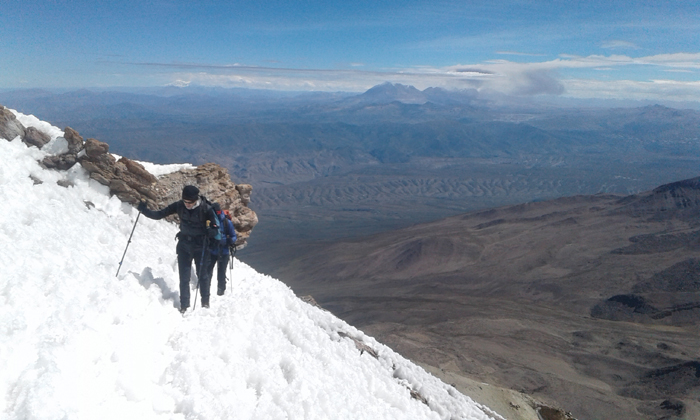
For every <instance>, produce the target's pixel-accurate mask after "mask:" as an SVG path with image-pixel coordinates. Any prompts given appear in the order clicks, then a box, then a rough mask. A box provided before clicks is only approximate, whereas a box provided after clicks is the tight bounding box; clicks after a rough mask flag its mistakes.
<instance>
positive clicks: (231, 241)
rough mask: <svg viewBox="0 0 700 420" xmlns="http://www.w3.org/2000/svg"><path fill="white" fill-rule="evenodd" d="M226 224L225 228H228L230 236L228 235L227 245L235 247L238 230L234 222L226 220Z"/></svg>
mask: <svg viewBox="0 0 700 420" xmlns="http://www.w3.org/2000/svg"><path fill="white" fill-rule="evenodd" d="M224 223H225V226H227V227H228V234H227V235H226V239H227V242H228V243H227V245H228V246H234V245H236V240H237V239H238V238H237V235H236V228H235V227H233V222H231V221H230V220H228V219H226V220H224Z"/></svg>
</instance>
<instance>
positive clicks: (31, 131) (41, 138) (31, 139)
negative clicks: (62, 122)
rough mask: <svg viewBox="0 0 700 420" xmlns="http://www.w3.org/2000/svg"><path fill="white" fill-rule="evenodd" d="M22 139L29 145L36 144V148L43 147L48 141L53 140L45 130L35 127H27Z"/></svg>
mask: <svg viewBox="0 0 700 420" xmlns="http://www.w3.org/2000/svg"><path fill="white" fill-rule="evenodd" d="M22 141H23V142H25V143H26V144H27V145H29V146H34V147H36V148H39V149H41V148H42V147H44V146H45V145H46V143H48V142H49V141H51V137H50V136H49V135H48V134H46V133H44V132H43V131H39V130H37V129H36V128H34V127H27V128H26V129H25V131H24V137H23V138H22Z"/></svg>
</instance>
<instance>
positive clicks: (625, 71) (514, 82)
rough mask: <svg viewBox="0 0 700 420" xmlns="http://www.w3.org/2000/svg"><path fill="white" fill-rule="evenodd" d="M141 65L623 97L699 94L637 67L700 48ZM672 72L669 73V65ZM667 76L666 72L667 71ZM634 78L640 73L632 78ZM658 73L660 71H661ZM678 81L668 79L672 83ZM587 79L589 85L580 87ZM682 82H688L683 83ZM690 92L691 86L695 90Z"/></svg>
mask: <svg viewBox="0 0 700 420" xmlns="http://www.w3.org/2000/svg"><path fill="white" fill-rule="evenodd" d="M143 65H150V66H161V67H171V68H173V70H176V72H174V73H171V74H170V76H169V77H171V79H170V80H169V82H171V83H172V82H175V81H177V80H180V81H189V82H191V83H192V84H199V85H210V86H214V85H218V86H229V87H236V86H238V87H250V88H260V89H279V90H323V91H352V92H359V91H363V90H366V89H368V88H370V87H372V86H375V85H377V84H380V83H383V82H387V81H388V82H392V83H402V84H407V85H413V86H415V87H416V88H418V89H425V88H427V87H442V88H446V89H465V88H475V89H478V90H481V91H484V92H486V91H495V92H500V93H504V94H510V95H522V96H531V95H542V94H544V95H562V94H565V95H566V96H574V97H586V98H589V97H601V98H610V97H616V98H619V99H631V98H641V97H642V96H644V95H647V98H649V99H655V100H656V99H667V100H695V101H697V98H699V97H700V96H698V92H697V88H696V86H695V84H694V83H696V82H692V81H691V82H687V81H674V80H667V81H664V82H663V83H662V82H660V81H659V80H652V78H651V77H650V78H649V80H646V81H644V80H642V81H640V80H639V79H640V77H639V74H640V71H651V73H649V74H652V73H653V71H654V70H658V71H671V72H683V73H687V72H690V71H694V70H695V69H698V68H700V53H676V54H658V55H651V56H642V57H631V56H628V55H619V54H613V55H607V56H606V55H590V56H586V57H582V56H576V55H560V56H559V58H556V59H553V60H548V61H531V62H526V63H523V62H513V61H509V60H490V61H486V62H482V63H476V64H457V65H453V66H447V67H431V66H420V67H411V68H394V69H381V70H375V71H371V70H364V69H360V68H358V67H355V68H352V69H342V70H333V69H332V70H327V69H292V68H278V67H255V66H245V65H240V64H236V65H197V64H174V65H170V64H158V63H149V64H143ZM569 70H583V71H585V70H590V71H591V72H595V71H598V72H600V71H607V72H611V71H612V70H618V71H614V72H613V74H614V76H615V77H612V76H611V75H610V76H609V77H607V78H606V80H602V81H601V80H594V77H593V75H591V80H586V79H584V78H581V76H580V75H579V76H578V78H577V79H576V80H571V78H570V76H569V77H564V76H563V75H562V74H565V73H566V72H567V71H569ZM632 74H635V76H634V77H632ZM667 74H668V79H672V76H671V74H670V73H667ZM664 78H665V77H664ZM631 79H636V80H631ZM657 79H661V78H660V77H658V78H657ZM671 82H672V83H673V84H674V87H673V88H671V87H669V83H671ZM583 86H585V87H583ZM683 89H688V90H687V91H684V90H683ZM691 92H692V93H691Z"/></svg>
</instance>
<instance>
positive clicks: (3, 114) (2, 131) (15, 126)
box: [0, 105, 25, 140]
mask: <svg viewBox="0 0 700 420" xmlns="http://www.w3.org/2000/svg"><path fill="white" fill-rule="evenodd" d="M24 134H25V129H24V126H23V125H22V123H20V122H19V121H17V117H16V116H15V114H13V113H12V111H10V110H9V109H7V108H5V107H4V106H2V105H0V137H2V138H4V139H7V140H14V139H15V138H16V137H17V136H20V137H24Z"/></svg>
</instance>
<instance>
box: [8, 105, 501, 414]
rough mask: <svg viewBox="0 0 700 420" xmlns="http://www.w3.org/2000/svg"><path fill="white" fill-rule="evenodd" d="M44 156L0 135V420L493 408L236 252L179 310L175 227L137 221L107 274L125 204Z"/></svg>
mask: <svg viewBox="0 0 700 420" xmlns="http://www.w3.org/2000/svg"><path fill="white" fill-rule="evenodd" d="M17 115H18V118H19V120H20V122H22V123H23V124H24V125H25V126H35V127H37V128H39V129H40V130H42V131H44V132H47V133H49V134H50V135H51V136H52V138H53V140H52V142H51V143H50V144H49V145H47V146H46V147H45V150H47V151H49V152H54V153H55V152H57V151H60V150H62V147H64V146H62V143H61V141H63V142H64V143H65V140H62V139H61V138H60V136H61V135H62V134H63V133H62V132H61V130H59V129H57V128H56V127H52V126H50V125H49V124H47V123H44V122H41V121H39V120H37V119H36V118H34V117H32V116H26V115H22V114H17ZM46 153H47V152H46V151H43V150H38V149H36V148H34V147H32V148H28V147H26V146H25V145H24V144H23V143H22V142H21V141H20V140H19V139H14V140H12V141H5V140H0V161H1V162H0V199H1V200H2V212H0V247H1V249H2V251H1V252H0V418H2V419H8V420H9V419H16V420H27V419H46V420H49V419H51V420H53V419H56V420H58V419H68V420H77V419H85V420H88V419H89V420H94V419H119V420H124V419H172V420H181V419H183V420H184V419H207V420H209V419H270V420H279V419H368V420H380V419H387V420H389V419H391V420H397V419H465V420H466V419H474V420H477V419H478V420H482V419H483V420H486V419H501V418H502V417H500V416H498V415H497V414H495V413H493V412H492V411H491V410H489V409H488V408H486V407H483V406H481V405H479V404H477V403H475V402H473V401H472V400H471V399H470V398H468V397H466V396H464V395H462V394H460V393H459V392H457V391H456V390H455V389H454V388H453V387H452V386H450V385H447V384H445V383H443V382H441V381H440V380H438V379H437V378H435V377H433V376H432V375H430V374H428V373H426V372H425V371H424V370H423V369H422V368H420V367H418V366H416V365H414V364H412V363H411V362H410V361H408V360H406V359H404V358H403V357H401V356H400V355H398V354H397V353H395V352H393V351H392V350H391V349H389V348H388V347H386V346H384V345H382V344H380V343H378V342H377V341H375V340H374V339H373V338H371V337H368V336H366V335H365V334H363V333H362V332H361V331H358V330H357V329H355V328H353V327H352V326H350V325H348V324H347V323H345V322H343V321H342V320H340V319H338V318H336V317H335V316H333V315H332V314H330V313H329V312H326V311H323V310H322V309H319V308H317V307H314V306H312V305H309V304H307V303H305V302H303V301H301V300H300V299H298V298H297V297H296V296H295V295H294V293H293V292H292V290H290V289H289V288H288V287H287V286H286V285H284V284H283V283H282V282H280V281H278V280H275V279H273V278H270V277H269V276H266V275H263V274H260V273H257V272H256V271H255V270H253V269H252V268H251V267H249V266H247V265H245V264H243V263H241V262H239V261H235V262H234V265H233V269H232V270H231V271H230V279H229V280H230V283H229V285H228V286H227V290H226V295H224V296H215V295H212V297H211V308H209V309H202V308H201V306H200V302H197V303H196V309H195V310H194V311H188V312H187V313H186V314H185V315H184V316H182V315H180V313H179V312H178V311H177V307H178V306H179V304H178V302H179V292H178V274H177V263H176V255H175V234H176V233H177V226H175V225H173V224H170V223H167V222H165V221H154V220H150V219H147V218H145V217H141V218H139V219H138V223H137V225H136V228H135V230H134V235H133V238H132V241H131V243H130V244H129V247H128V250H127V253H126V257H125V259H124V262H123V264H122V266H121V268H120V272H119V276H118V277H116V276H115V274H116V272H117V269H118V268H119V260H120V259H121V257H122V255H123V253H124V249H125V247H126V246H127V242H128V238H129V235H130V234H131V232H132V228H133V227H134V222H135V220H136V216H137V214H138V213H137V211H136V209H135V208H132V207H131V206H129V205H127V204H124V203H122V202H121V201H119V200H118V199H117V198H116V197H110V196H109V191H108V189H107V188H106V187H104V186H102V185H100V184H99V183H97V182H95V181H92V180H90V179H89V178H88V177H87V174H86V172H85V171H84V170H83V169H82V168H81V167H80V165H76V166H74V167H73V168H72V169H70V170H69V171H65V172H61V171H53V170H45V169H42V168H41V167H40V165H39V164H38V163H37V160H41V159H42V158H43V157H44V156H45V155H46ZM176 167H178V166H175V167H167V168H163V169H162V172H161V173H166V172H168V171H170V170H173V169H174V168H176ZM148 168H149V169H150V170H152V171H153V172H157V171H158V170H159V169H158V168H157V166H156V165H152V164H151V165H149V166H148ZM59 183H60V184H61V185H64V186H61V185H59ZM262 223H264V221H262ZM193 271H194V270H193ZM195 285H196V279H194V278H193V279H192V282H191V287H192V288H193V289H194V287H195ZM192 297H193V299H194V291H193V292H192ZM194 303H195V302H194V300H193V301H192V304H194ZM357 342H361V343H364V344H365V345H367V346H369V347H371V348H372V349H374V350H375V351H376V352H377V354H378V357H375V356H373V355H372V354H371V353H370V352H364V353H361V352H360V351H359V350H358V346H357V344H356V343H357ZM412 392H413V393H414V394H415V395H420V396H421V397H422V398H424V399H425V401H426V402H427V403H426V402H422V401H420V400H419V399H416V398H413V397H411V393H412Z"/></svg>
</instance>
